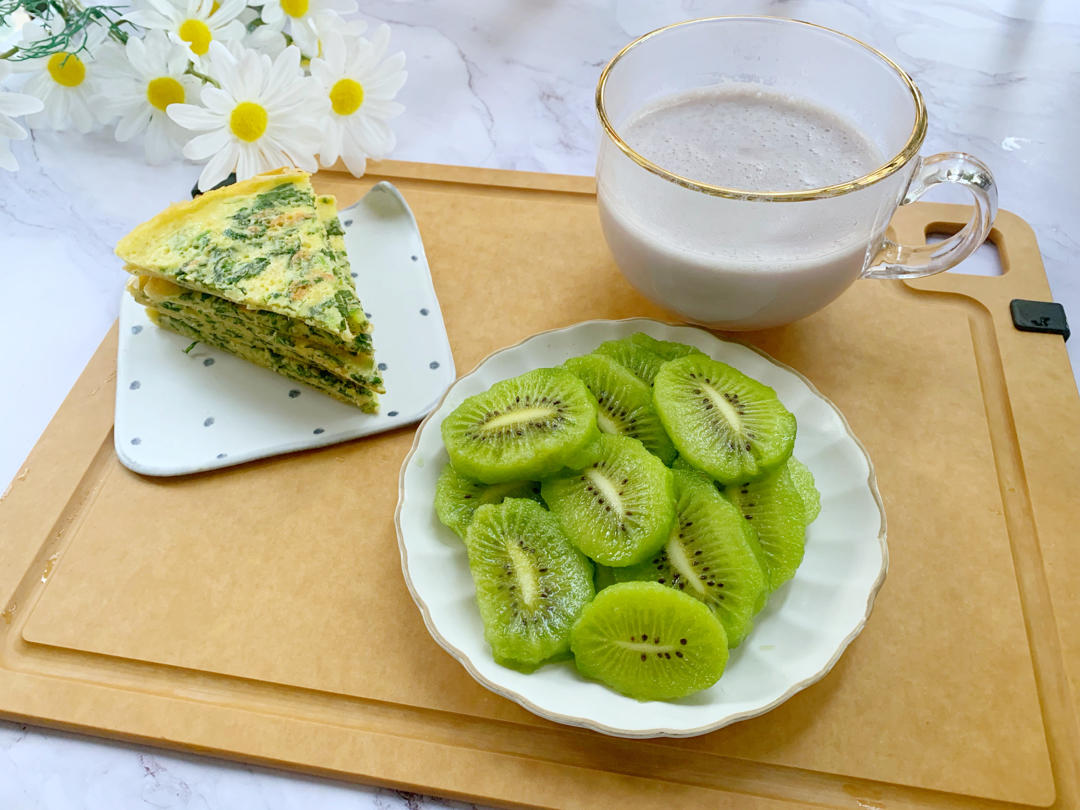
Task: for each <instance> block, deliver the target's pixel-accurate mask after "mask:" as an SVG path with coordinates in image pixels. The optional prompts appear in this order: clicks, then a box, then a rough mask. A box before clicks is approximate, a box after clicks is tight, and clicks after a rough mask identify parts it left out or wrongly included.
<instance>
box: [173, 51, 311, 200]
mask: <svg viewBox="0 0 1080 810" xmlns="http://www.w3.org/2000/svg"><path fill="white" fill-rule="evenodd" d="M232 48H233V50H232V51H230V50H229V49H227V48H225V47H224V46H223V45H221V44H220V43H212V44H211V46H210V59H209V65H208V68H207V69H208V73H209V74H210V75H211V76H212V77H213V78H214V79H216V80H217V81H218V82H220V83H221V87H220V89H219V88H217V87H212V86H210V85H207V86H205V87H203V89H202V93H201V95H200V98H201V100H202V106H196V105H194V104H172V105H170V106H169V108H168V111H167V112H168V115H169V117H170V118H171V119H173V120H174V121H175V122H176V123H178V124H180V126H182V127H184V128H185V129H189V130H193V131H198V132H202V133H203V134H202V135H197V136H196V137H194V138H192V139H191V140H190V141H188V143H187V145H186V146H185V147H184V156H185V157H187V158H190V159H191V160H195V161H204V160H205V161H207V164H206V166H205V167H204V168H203V171H202V174H201V175H199V188H201V189H208V188H211V187H212V186H215V185H217V184H218V183H219V182H221V181H222V180H224V179H225V177H227V176H228V174H229V172H230V171H234V170H235V171H236V177H237V179H239V180H243V179H245V178H248V177H251V176H253V175H256V174H259V173H260V172H265V171H269V170H271V169H277V168H280V167H282V166H289V165H292V166H297V167H299V168H301V169H304V170H305V171H309V172H313V171H315V170H316V169H317V168H318V164H317V162H316V160H315V150H316V149H317V148H318V146H319V138H320V137H321V133H320V131H319V123H320V122H321V121H322V119H323V118H324V116H325V107H326V106H327V104H328V103H329V102H328V101H327V99H326V98H325V97H324V96H323V95H322V94H321V93H320V92H318V85H314V84H313V80H312V79H310V78H308V77H306V76H304V73H303V71H302V70H301V68H300V51H299V50H298V49H297V48H296V47H294V46H291V45H290V46H289V47H288V48H286V49H285V50H284V51H282V52H281V54H280V55H279V56H278V57H277V58H276V59H274V60H273V61H271V59H270V57H269V56H267V55H266V54H260V53H256V52H255V51H253V50H251V49H250V48H242V47H240V46H237V45H234V46H232Z"/></svg>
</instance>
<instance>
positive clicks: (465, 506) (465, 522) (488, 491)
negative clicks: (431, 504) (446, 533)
mask: <svg viewBox="0 0 1080 810" xmlns="http://www.w3.org/2000/svg"><path fill="white" fill-rule="evenodd" d="M505 498H532V499H533V500H534V501H537V502H539V500H540V482H539V481H507V482H506V483H504V484H483V483H481V482H479V481H473V480H472V479H471V478H466V477H465V476H464V475H462V474H461V473H459V472H458V471H457V470H455V469H454V468H453V467H452V466H450V465H449V464H447V465H446V466H445V467H444V468H443V471H442V473H441V474H440V475H439V481H438V483H437V484H436V485H435V514H437V515H438V516H439V520H440V521H441V522H442V523H443V525H444V526H447V527H449V528H451V529H453V530H454V531H455V532H457V533H458V534H459V535H460V536H461V537H462V538H464V537H465V531H466V529H468V528H469V523H471V522H472V519H473V515H474V514H475V513H476V510H477V509H479V508H480V507H481V506H484V505H485V504H489V503H492V504H494V503H502V502H503V499H505Z"/></svg>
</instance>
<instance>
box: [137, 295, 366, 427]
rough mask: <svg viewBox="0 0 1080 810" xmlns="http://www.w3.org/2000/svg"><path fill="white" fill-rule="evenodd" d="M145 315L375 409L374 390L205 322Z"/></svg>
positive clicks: (163, 313)
mask: <svg viewBox="0 0 1080 810" xmlns="http://www.w3.org/2000/svg"><path fill="white" fill-rule="evenodd" d="M147 313H148V314H149V315H150V318H151V320H153V321H154V322H155V323H156V324H157V325H158V326H161V327H163V328H165V329H169V330H170V331H173V332H176V333H177V334H180V335H183V336H184V337H187V338H191V339H192V340H197V341H200V342H202V343H207V344H209V345H211V346H216V347H217V348H219V349H222V350H224V351H227V352H229V353H230V354H235V355H236V356H238V357H241V358H243V359H244V360H247V361H249V362H251V363H255V364H256V365H259V366H264V367H266V368H269V369H272V370H273V371H276V372H277V373H278V374H281V375H282V376H284V377H288V378H289V379H292V380H296V381H297V382H302V383H304V384H306V385H310V386H312V387H313V388H316V389H318V390H319V391H322V392H323V393H324V394H329V395H330V396H332V397H334V398H335V399H339V400H341V401H342V402H346V403H348V404H350V405H355V406H357V407H358V408H360V410H362V411H365V412H367V413H374V412H375V411H376V410H377V409H378V398H377V396H376V391H375V390H374V389H373V388H370V387H367V386H365V385H362V384H360V383H356V382H351V381H348V380H343V379H341V378H340V377H337V376H335V375H333V374H331V373H329V372H328V371H325V370H324V369H321V368H318V367H316V366H312V365H309V364H306V363H302V362H297V361H296V360H294V359H292V358H289V357H287V356H285V355H284V354H281V353H279V352H276V351H274V350H273V349H270V348H267V347H266V346H257V345H247V344H245V343H244V342H243V341H242V340H241V339H239V338H238V337H237V335H236V334H234V333H232V332H231V331H230V330H229V328H228V327H227V326H224V325H222V324H221V323H219V322H216V321H209V320H207V319H205V318H195V317H192V318H191V319H190V320H188V319H187V317H186V316H185V317H179V316H178V315H177V313H174V312H169V311H168V310H159V309H155V308H153V307H147Z"/></svg>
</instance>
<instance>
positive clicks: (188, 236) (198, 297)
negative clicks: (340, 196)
mask: <svg viewBox="0 0 1080 810" xmlns="http://www.w3.org/2000/svg"><path fill="white" fill-rule="evenodd" d="M116 253H117V255H118V256H120V258H121V259H123V260H124V261H125V262H126V267H125V269H126V270H127V271H128V272H129V273H131V274H132V275H133V276H134V278H132V279H131V281H130V282H128V291H129V292H130V293H131V295H132V296H133V297H134V298H135V300H136V301H138V302H139V303H140V304H142V305H144V306H145V307H146V308H147V312H148V313H149V315H150V317H151V319H152V320H153V321H154V322H155V323H157V324H158V325H159V326H161V327H164V328H166V329H170V330H172V331H173V332H177V333H179V334H181V335H184V336H185V337H188V338H191V339H192V340H196V341H201V342H205V343H208V344H210V345H212V346H216V347H217V348H219V349H222V350H224V351H227V352H230V353H231V354H235V355H237V356H238V357H242V358H244V359H245V360H249V361H251V362H252V363H257V364H258V365H260V366H265V367H266V368H270V369H273V370H274V371H276V372H278V373H279V374H282V375H284V376H286V377H289V378H291V379H293V380H297V381H299V382H302V383H306V384H307V385H310V386H312V387H313V388H317V389H318V390H320V391H323V392H324V393H327V394H329V395H330V396H333V397H336V398H337V399H340V400H343V401H344V402H348V403H351V404H353V405H356V406H358V407H359V408H361V409H362V410H364V411H368V412H374V411H375V410H376V408H377V407H378V399H377V394H379V393H382V392H383V390H384V389H383V386H382V379H381V378H380V376H379V374H378V372H377V371H376V370H375V365H374V359H373V353H372V342H371V324H370V322H369V321H368V319H367V317H366V316H365V315H364V309H363V307H362V306H361V304H360V300H359V299H358V298H357V296H356V289H355V287H354V285H353V281H352V277H351V275H350V271H349V260H348V256H347V255H346V252H345V238H344V231H343V230H342V228H341V223H340V222H339V221H338V216H337V206H336V204H335V202H334V198H333V197H326V196H317V195H316V194H315V192H314V190H313V189H312V187H311V182H310V180H309V178H308V175H307V174H306V173H304V172H300V171H286V170H280V171H277V172H271V173H268V174H261V175H258V176H256V177H253V178H251V179H249V180H244V181H242V182H239V183H235V184H234V185H231V186H226V187H224V188H221V189H217V190H215V191H210V192H207V193H206V194H203V195H202V196H200V197H197V198H195V199H194V200H191V201H189V202H182V203H177V204H176V205H173V206H171V207H170V208H168V209H166V210H165V211H163V212H162V213H160V214H158V215H157V216H156V217H154V218H153V219H151V220H149V221H148V222H145V223H143V224H142V225H140V226H139V227H137V228H136V229H135V230H134V231H132V232H131V233H130V234H128V235H127V236H125V237H124V238H123V239H122V240H121V241H120V243H119V244H118V245H117V246H116Z"/></svg>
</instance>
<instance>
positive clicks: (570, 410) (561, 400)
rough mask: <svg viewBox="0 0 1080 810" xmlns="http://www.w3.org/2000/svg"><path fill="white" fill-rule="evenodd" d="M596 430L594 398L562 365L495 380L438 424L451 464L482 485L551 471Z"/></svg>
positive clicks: (570, 455)
mask: <svg viewBox="0 0 1080 810" xmlns="http://www.w3.org/2000/svg"><path fill="white" fill-rule="evenodd" d="M598 435H599V430H598V429H597V427H596V400H595V399H593V396H592V394H590V393H589V389H588V388H586V387H585V384H584V383H583V382H581V380H579V379H578V378H577V377H575V376H574V375H573V374H571V373H570V372H569V371H567V370H566V369H564V368H539V369H535V370H533V371H530V372H528V373H526V374H522V375H521V376H519V377H513V378H512V379H509V380H503V381H501V382H497V383H495V384H494V385H493V386H491V388H490V389H488V390H487V391H485V392H484V393H482V394H477V395H475V396H471V397H469V398H468V399H466V400H465V401H464V402H462V403H461V404H460V405H458V407H457V408H455V409H454V410H453V412H451V413H450V415H449V416H447V417H446V419H445V420H444V421H443V423H442V437H443V444H444V445H446V452H447V454H448V455H449V456H450V463H451V464H453V466H454V469H455V470H457V471H458V472H459V473H461V474H462V475H464V476H466V477H468V478H472V479H473V480H476V481H481V482H483V483H485V484H501V483H503V482H505V481H523V480H535V479H540V478H544V477H545V476H548V475H551V474H552V473H554V472H557V471H558V470H561V469H562V468H563V467H565V466H566V463H567V461H568V460H569V459H571V458H572V457H573V456H574V455H575V454H576V453H578V452H579V451H581V450H582V449H583V448H585V447H586V446H587V445H589V444H590V443H591V442H592V441H593V440H594V439H595V438H596V437H597V436H598Z"/></svg>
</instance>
